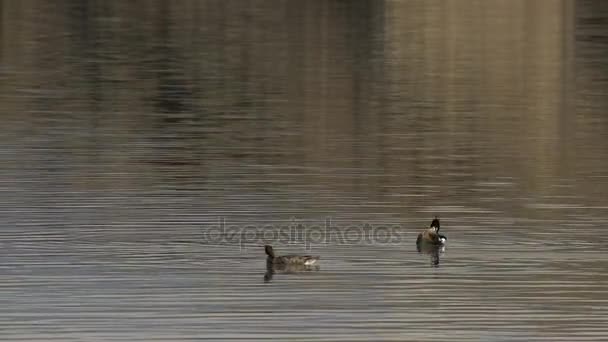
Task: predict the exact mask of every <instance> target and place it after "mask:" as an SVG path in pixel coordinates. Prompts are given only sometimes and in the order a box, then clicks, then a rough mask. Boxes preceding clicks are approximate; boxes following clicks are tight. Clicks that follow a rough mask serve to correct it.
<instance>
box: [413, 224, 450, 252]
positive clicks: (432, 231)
mask: <svg viewBox="0 0 608 342" xmlns="http://www.w3.org/2000/svg"><path fill="white" fill-rule="evenodd" d="M440 227H441V226H440V224H439V219H437V218H435V219H434V220H433V222H431V226H430V227H429V228H427V229H425V230H424V231H423V232H421V233H420V234H418V238H417V239H416V246H417V247H418V249H419V250H420V249H421V247H423V246H444V245H445V244H446V243H447V241H448V238H447V237H445V235H441V234H439V229H440Z"/></svg>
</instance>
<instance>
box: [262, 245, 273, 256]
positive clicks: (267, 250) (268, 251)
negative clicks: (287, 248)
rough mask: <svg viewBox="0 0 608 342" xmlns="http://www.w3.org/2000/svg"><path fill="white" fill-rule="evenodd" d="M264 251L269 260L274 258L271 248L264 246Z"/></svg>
mask: <svg viewBox="0 0 608 342" xmlns="http://www.w3.org/2000/svg"><path fill="white" fill-rule="evenodd" d="M264 250H265V251H266V255H268V256H269V257H271V258H274V250H273V249H272V246H270V245H266V246H264Z"/></svg>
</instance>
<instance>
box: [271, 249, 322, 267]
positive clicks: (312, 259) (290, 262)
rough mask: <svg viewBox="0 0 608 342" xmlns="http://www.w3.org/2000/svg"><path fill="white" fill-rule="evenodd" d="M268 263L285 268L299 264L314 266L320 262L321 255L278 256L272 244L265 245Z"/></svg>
mask: <svg viewBox="0 0 608 342" xmlns="http://www.w3.org/2000/svg"><path fill="white" fill-rule="evenodd" d="M265 250H266V255H267V256H268V258H267V260H266V261H267V263H269V264H271V265H272V266H273V267H278V268H285V267H296V268H297V266H314V265H316V264H318V262H319V259H320V257H319V256H312V255H282V256H276V255H275V254H274V250H273V248H272V246H268V245H267V246H265Z"/></svg>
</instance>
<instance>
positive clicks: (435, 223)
mask: <svg viewBox="0 0 608 342" xmlns="http://www.w3.org/2000/svg"><path fill="white" fill-rule="evenodd" d="M440 227H441V226H440V224H439V219H438V218H436V217H435V218H434V219H433V222H431V228H433V230H434V231H435V233H439V228H440Z"/></svg>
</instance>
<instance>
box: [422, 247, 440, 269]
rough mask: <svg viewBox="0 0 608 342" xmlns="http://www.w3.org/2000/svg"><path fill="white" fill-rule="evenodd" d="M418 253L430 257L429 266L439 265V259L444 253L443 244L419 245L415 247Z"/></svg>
mask: <svg viewBox="0 0 608 342" xmlns="http://www.w3.org/2000/svg"><path fill="white" fill-rule="evenodd" d="M416 249H417V250H418V253H420V254H426V255H428V256H430V257H431V266H433V267H437V266H439V259H440V256H442V255H443V254H444V253H445V246H431V245H420V246H417V248H416Z"/></svg>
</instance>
